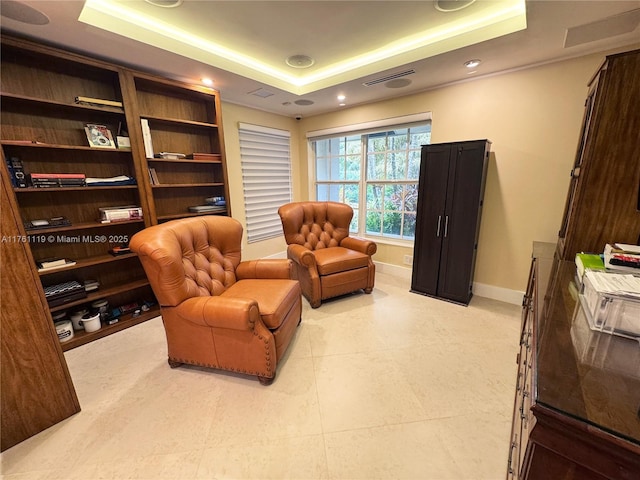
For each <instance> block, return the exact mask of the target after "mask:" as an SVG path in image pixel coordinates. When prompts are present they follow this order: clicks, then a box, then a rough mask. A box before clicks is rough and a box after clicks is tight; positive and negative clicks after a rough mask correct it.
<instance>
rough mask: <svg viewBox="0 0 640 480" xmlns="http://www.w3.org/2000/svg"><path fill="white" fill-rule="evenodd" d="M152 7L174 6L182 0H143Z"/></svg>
mask: <svg viewBox="0 0 640 480" xmlns="http://www.w3.org/2000/svg"><path fill="white" fill-rule="evenodd" d="M144 1H145V2H147V3H150V4H151V5H153V6H154V7H162V8H176V7H179V6H180V5H182V0H144Z"/></svg>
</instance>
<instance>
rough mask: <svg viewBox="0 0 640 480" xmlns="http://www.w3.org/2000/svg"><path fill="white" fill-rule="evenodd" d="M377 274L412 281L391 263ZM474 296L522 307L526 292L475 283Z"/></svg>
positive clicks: (382, 265) (408, 273) (407, 271)
mask: <svg viewBox="0 0 640 480" xmlns="http://www.w3.org/2000/svg"><path fill="white" fill-rule="evenodd" d="M286 257H287V254H286V252H282V253H276V254H274V255H270V256H269V257H266V258H286ZM374 263H375V265H376V272H380V273H386V274H388V275H393V276H394V277H398V278H401V279H403V280H408V281H409V282H410V281H411V268H408V267H401V266H400V265H392V264H390V263H383V262H374ZM473 294H474V295H477V296H478V297H485V298H491V299H493V300H498V301H500V302H505V303H511V304H513V305H522V298H523V297H524V292H521V291H519V290H511V289H509V288H502V287H496V286H494V285H487V284H485V283H477V282H474V283H473Z"/></svg>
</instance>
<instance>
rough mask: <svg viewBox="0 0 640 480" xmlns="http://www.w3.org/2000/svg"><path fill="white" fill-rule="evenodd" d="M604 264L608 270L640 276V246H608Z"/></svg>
mask: <svg viewBox="0 0 640 480" xmlns="http://www.w3.org/2000/svg"><path fill="white" fill-rule="evenodd" d="M604 264H605V267H606V269H607V270H609V271H617V272H629V273H634V274H637V275H640V245H628V244H626V243H614V244H613V245H610V244H607V245H605V247H604Z"/></svg>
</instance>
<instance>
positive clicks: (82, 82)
mask: <svg viewBox="0 0 640 480" xmlns="http://www.w3.org/2000/svg"><path fill="white" fill-rule="evenodd" d="M11 43H13V42H10V41H9V42H5V41H3V43H2V77H1V78H0V82H1V85H2V86H1V90H2V91H3V92H11V93H14V94H20V95H25V96H29V97H34V98H40V99H43V100H52V101H58V102H62V103H69V104H71V103H74V101H75V97H76V96H84V97H93V98H101V99H104V100H116V101H117V100H120V95H119V85H118V75H117V72H115V71H112V72H109V73H107V74H106V72H105V69H104V68H103V67H104V65H101V68H99V69H98V68H94V67H93V66H91V65H86V64H81V63H77V62H75V61H69V60H68V59H65V58H62V57H61V56H60V55H59V54H58V55H56V56H55V57H52V56H51V55H49V54H43V53H42V52H39V51H33V50H30V49H23V48H19V47H18V48H16V47H14V46H12V45H11ZM42 50H43V52H45V51H47V49H42ZM3 110H4V105H3Z"/></svg>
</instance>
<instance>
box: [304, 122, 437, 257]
mask: <svg viewBox="0 0 640 480" xmlns="http://www.w3.org/2000/svg"><path fill="white" fill-rule="evenodd" d="M425 126H426V127H428V135H429V138H428V140H427V142H426V143H427V144H428V143H430V140H431V127H432V122H431V113H430V112H426V113H424V114H417V115H413V116H408V117H396V118H393V119H387V120H384V121H377V122H368V123H366V124H358V125H352V126H345V127H338V128H335V129H326V130H322V131H315V132H309V133H308V134H307V139H308V147H309V152H310V155H309V157H310V162H309V168H310V170H311V171H312V172H313V175H311V178H310V190H311V191H312V197H313V198H314V199H316V200H317V198H318V187H319V185H327V187H328V190H327V193H328V198H331V197H330V190H329V189H330V188H331V186H332V185H337V186H347V185H357V186H358V196H359V199H358V206H357V207H356V206H353V205H352V207H353V208H354V210H355V211H356V214H357V219H356V226H357V231H353V230H351V229H350V233H352V234H354V235H358V236H362V237H366V238H372V239H375V240H376V241H377V242H380V241H382V242H384V243H389V244H397V245H403V246H406V245H412V244H413V242H414V241H415V232H414V238H407V237H406V236H405V237H404V238H403V236H402V235H394V234H390V233H386V234H385V232H384V226H383V225H381V232H380V233H373V232H367V230H366V225H367V223H366V221H367V212H368V211H369V202H368V199H367V190H368V187H369V186H372V185H376V186H378V185H379V186H381V187H382V191H383V195H384V191H385V187H386V186H387V185H399V186H403V188H406V187H405V186H407V185H415V188H416V191H417V188H418V183H419V166H418V172H416V178H415V180H414V179H409V178H406V176H408V175H409V173H410V172H409V171H407V172H406V176H405V178H402V179H388V178H386V173H385V178H383V179H380V178H373V179H369V178H368V171H367V167H368V165H369V158H368V154H369V152H368V140H369V138H370V136H371V135H374V134H376V133H386V132H389V131H393V130H401V129H410V128H416V127H425ZM410 133H411V132H410V130H409V131H408V132H407V134H408V135H410ZM353 136H359V137H360V153H359V155H360V178H359V179H358V180H347V179H338V180H331V179H330V178H329V179H326V180H325V179H322V180H318V175H317V171H318V170H317V157H316V145H315V142H317V141H322V140H328V139H335V138H344V139H346V138H348V137H353ZM407 140H408V141H410V137H409V138H407ZM424 144H425V143H421V145H424ZM420 148H421V146H420V147H418V149H420ZM411 150H412V148H411V145H410V144H408V145H407V150H406V151H407V152H408V153H407V162H408V163H407V165H406V168H409V158H408V155H410V153H409V152H410V151H411ZM389 151H394V150H386V151H385V155H386V153H388V152H389ZM347 155H348V154H347V152H346V151H345V154H344V157H345V158H346V157H347ZM325 158H331V155H328V156H327V157H325ZM418 162H419V158H418ZM385 172H386V168H385ZM328 176H330V175H328ZM383 198H384V197H383ZM340 201H344V197H343V198H342V199H340ZM346 203H350V202H346ZM404 206H405V205H404V201H403V208H404ZM416 210H417V201H416ZM376 211H377V212H380V214H381V215H384V212H385V210H384V209H383V210H376ZM392 212H395V211H392ZM397 212H399V213H400V215H401V230H400V231H401V234H402V232H404V227H405V221H406V218H405V216H406V215H405V214H406V212H407V210H397ZM412 213H414V214H415V213H417V212H412ZM355 216H356V215H354V217H355ZM352 225H353V223H352Z"/></svg>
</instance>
